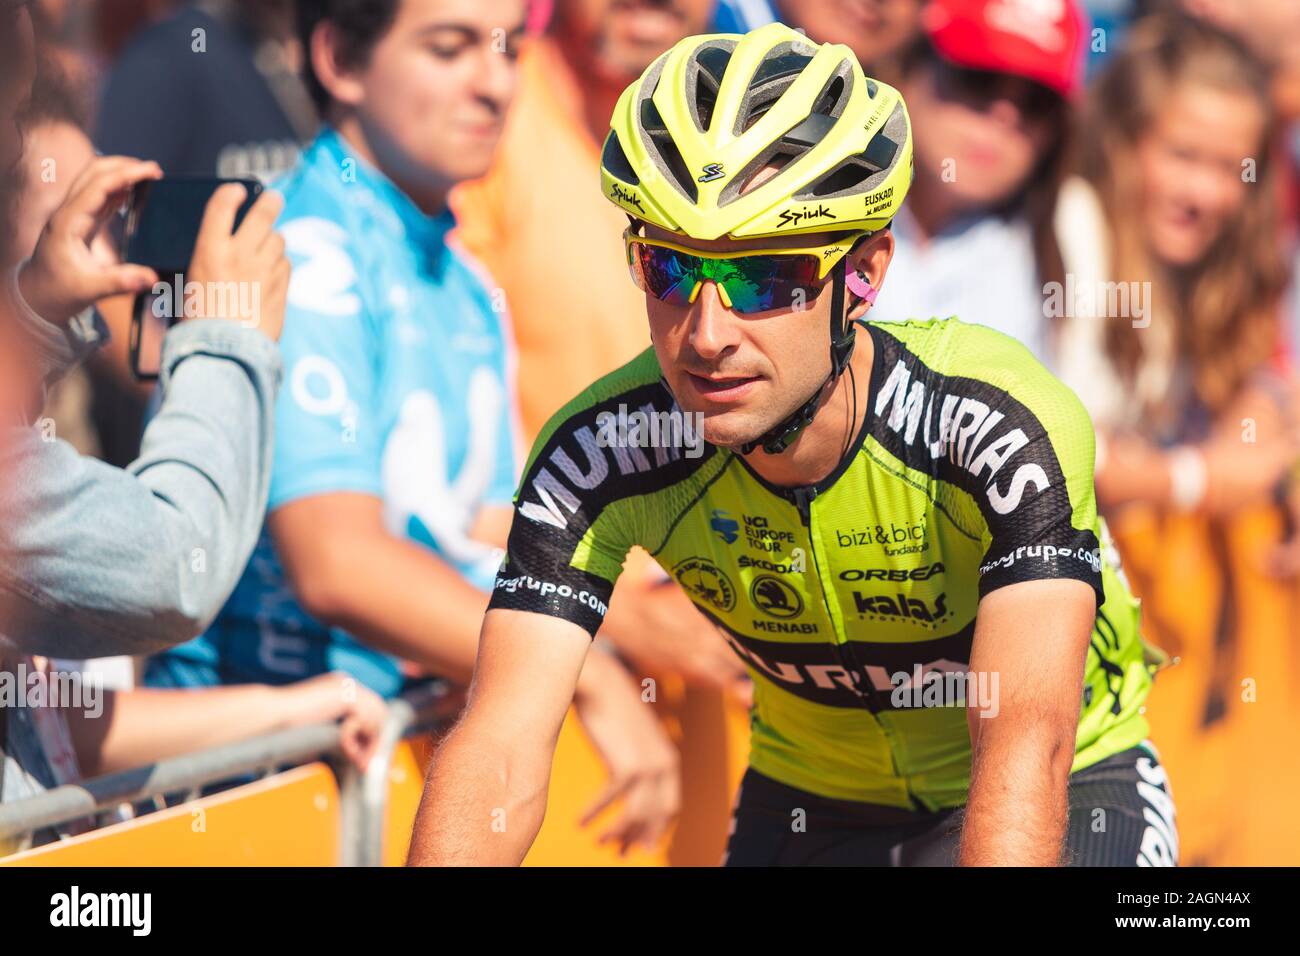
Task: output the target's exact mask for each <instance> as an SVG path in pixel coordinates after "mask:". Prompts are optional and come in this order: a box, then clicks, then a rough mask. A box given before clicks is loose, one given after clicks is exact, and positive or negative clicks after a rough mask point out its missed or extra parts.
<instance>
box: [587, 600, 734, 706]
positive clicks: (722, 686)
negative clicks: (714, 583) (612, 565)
mask: <svg viewBox="0 0 1300 956" xmlns="http://www.w3.org/2000/svg"><path fill="white" fill-rule="evenodd" d="M628 584H629V585H630V586H623V587H620V588H618V589H616V590H615V592H614V599H613V600H612V601H611V602H610V611H609V614H608V615H607V616H606V618H605V623H604V625H603V627H602V628H601V634H602V636H604V637H606V638H607V639H608V640H609V642H610V643H611V644H613V645H614V646H615V647H617V648H618V650H619V653H621V654H622V655H623V656H624V657H626V658H628V660H630V661H632V662H633V663H634V664H635V666H636V669H637V670H638V672H640V673H643V674H647V675H649V674H668V673H670V674H680V675H681V676H682V678H683V679H684V680H685V681H686V682H687V683H688V684H692V685H694V686H697V687H712V688H716V689H719V690H727V691H728V692H731V693H736V694H738V695H739V696H740V698H741V699H742V700H743V699H744V698H745V696H746V694H747V685H748V683H749V678H748V674H747V673H746V671H745V665H744V664H743V663H741V660H740V658H739V657H737V656H736V652H735V651H733V650H732V649H731V648H730V647H728V646H727V641H726V639H725V638H724V637H723V636H722V634H721V633H720V632H719V631H718V629H717V628H716V627H715V626H714V625H713V624H712V623H710V622H709V620H708V618H706V617H705V616H704V615H703V614H701V613H700V612H699V611H697V610H696V609H695V605H693V604H692V603H691V601H690V598H688V597H687V596H686V595H685V594H683V593H682V590H681V588H679V587H678V586H677V585H676V584H671V583H668V582H664V583H663V584H654V585H645V584H641V583H640V582H636V583H633V582H631V581H629V582H628Z"/></svg>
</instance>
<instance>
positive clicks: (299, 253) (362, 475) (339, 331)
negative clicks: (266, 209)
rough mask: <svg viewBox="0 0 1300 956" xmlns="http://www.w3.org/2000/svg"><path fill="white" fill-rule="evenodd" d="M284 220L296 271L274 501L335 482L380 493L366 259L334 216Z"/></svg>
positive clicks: (337, 486) (279, 407) (284, 342)
mask: <svg viewBox="0 0 1300 956" xmlns="http://www.w3.org/2000/svg"><path fill="white" fill-rule="evenodd" d="M279 229H280V232H281V233H282V234H283V235H284V237H285V248H286V251H287V253H288V255H289V258H290V261H291V263H292V265H293V276H292V278H291V279H290V281H289V295H288V305H287V308H286V310H285V322H284V332H283V334H282V335H281V338H280V349H281V352H282V354H283V356H284V369H285V378H284V385H283V387H282V389H281V391H280V397H279V400H278V401H277V404H276V447H275V463H274V470H273V473H272V480H271V492H270V500H269V504H268V507H269V508H271V509H274V508H276V507H278V506H280V505H283V504H286V503H288V502H290V501H293V500H295V499H298V498H304V497H307V496H309V495H315V494H324V493H329V492H337V491H354V492H363V493H367V494H373V495H381V494H382V490H383V483H382V472H381V454H382V444H381V436H380V429H379V422H378V421H377V415H378V410H377V408H376V400H377V394H378V369H377V362H378V360H377V349H376V345H375V337H374V335H373V334H371V325H372V322H373V318H372V316H371V315H370V314H369V312H368V307H367V302H366V299H367V297H366V295H365V293H364V287H363V277H362V276H361V274H360V271H359V265H360V264H359V263H358V262H357V260H356V254H355V252H354V250H353V249H352V247H351V242H350V240H349V237H348V234H347V231H346V230H345V229H344V227H343V226H341V225H340V224H339V223H338V222H336V221H334V220H332V219H330V218H325V217H322V216H313V215H307V216H301V217H287V218H285V219H284V220H282V223H281V225H280V226H279Z"/></svg>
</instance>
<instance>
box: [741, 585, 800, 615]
mask: <svg viewBox="0 0 1300 956" xmlns="http://www.w3.org/2000/svg"><path fill="white" fill-rule="evenodd" d="M749 599H750V600H751V601H753V602H754V606H755V607H757V608H758V609H759V610H760V611H762V612H763V613H764V614H766V615H767V616H768V617H775V618H779V619H781V620H788V619H789V618H792V617H798V616H799V614H800V613H802V612H803V598H801V597H800V596H799V592H798V591H796V590H795V589H794V588H792V587H791V586H790V585H788V584H786V583H785V582H784V581H782V580H781V579H780V578H778V577H774V576H773V575H770V574H760V575H759V576H758V577H756V578H754V583H753V584H751V585H750V586H749Z"/></svg>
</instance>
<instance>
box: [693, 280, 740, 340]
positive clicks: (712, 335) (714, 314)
mask: <svg viewBox="0 0 1300 956" xmlns="http://www.w3.org/2000/svg"><path fill="white" fill-rule="evenodd" d="M691 312H692V316H691V335H690V343H691V348H692V349H694V350H695V353H696V354H697V355H699V356H700V358H703V359H706V360H707V359H714V358H717V357H719V356H720V355H722V354H723V353H724V352H726V351H727V350H728V349H731V348H735V347H736V346H737V345H738V344H739V342H740V323H739V322H738V320H737V317H736V314H735V313H734V312H732V311H731V310H730V309H728V308H727V307H726V306H725V305H723V304H722V297H721V296H720V295H718V287H717V285H716V284H715V283H713V282H709V281H707V280H706V281H705V282H704V283H703V284H702V285H701V286H700V292H699V295H697V296H696V297H695V301H694V302H693V303H692V304H691Z"/></svg>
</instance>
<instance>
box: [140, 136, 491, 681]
mask: <svg viewBox="0 0 1300 956" xmlns="http://www.w3.org/2000/svg"><path fill="white" fill-rule="evenodd" d="M276 188H278V189H280V190H281V191H282V192H283V194H284V199H285V206H284V212H283V214H282V216H281V219H280V223H279V227H278V228H279V230H280V232H281V233H282V234H283V236H284V238H285V243H286V248H287V250H288V254H289V257H290V259H291V261H292V263H293V278H292V280H291V282H290V286H289V301H288V310H287V313H286V317H285V326H284V332H283V335H282V336H281V339H280V348H281V350H282V352H283V355H284V368H285V379H284V384H283V386H282V388H281V392H280V396H279V399H278V401H277V404H276V448H275V459H274V471H273V474H272V479H271V493H270V502H269V509H270V510H274V509H275V508H277V507H279V506H281V505H284V504H287V503H289V502H291V501H295V500H297V499H300V498H305V497H308V496H311V495H318V494H325V493H330V492H359V493H362V494H369V495H375V496H377V497H379V498H380V499H382V501H383V514H384V521H385V523H386V525H387V527H388V529H389V530H390V531H391V532H392V533H393V534H395V535H400V536H404V537H406V538H409V539H410V540H412V541H416V542H419V543H420V544H423V545H425V546H427V547H428V548H430V549H431V550H432V551H434V552H435V553H436V554H437V555H438V556H439V557H441V558H442V559H443V560H444V561H446V562H447V563H448V564H450V565H451V566H452V567H454V568H456V569H457V570H458V571H459V572H460V573H461V574H462V575H464V576H465V578H466V579H467V580H469V581H470V582H471V583H473V584H474V585H476V586H477V587H479V588H481V589H483V590H484V591H486V590H488V589H489V588H490V585H491V582H492V580H493V577H494V575H495V573H496V569H497V565H498V564H499V563H500V553H499V552H494V550H493V549H491V548H489V547H487V546H485V545H483V544H481V543H479V542H477V541H474V540H472V539H471V538H470V537H469V536H468V533H467V532H468V529H469V526H470V523H471V521H472V520H473V518H474V515H475V513H476V512H477V511H478V510H479V508H480V507H482V506H484V505H492V504H499V505H503V506H508V505H509V504H510V501H511V498H512V496H513V493H514V483H515V474H516V455H515V444H514V433H513V422H512V405H511V401H510V397H509V394H508V391H507V382H508V381H510V379H509V376H508V369H507V361H508V354H509V346H508V338H507V336H506V333H505V321H504V315H503V314H502V311H501V310H500V309H494V308H493V298H492V296H491V295H490V293H489V292H488V290H487V288H486V287H485V285H484V283H483V282H482V281H481V280H480V278H479V272H478V270H477V267H476V266H474V265H473V264H472V263H471V262H470V261H469V260H468V259H467V258H465V256H464V254H463V253H462V252H461V251H460V250H458V249H456V248H454V246H450V245H449V244H448V242H447V232H448V230H449V229H450V228H451V227H452V226H453V225H454V220H453V218H452V216H451V214H450V213H443V214H442V215H438V216H433V217H430V216H427V215H425V214H424V213H423V212H421V211H420V210H419V208H418V207H417V206H416V205H415V204H414V203H413V202H412V201H411V200H410V198H409V197H407V196H406V195H405V194H404V193H403V192H402V191H401V190H400V189H398V188H397V187H396V186H395V185H394V184H393V183H392V182H390V181H389V180H388V179H387V178H385V177H384V176H383V175H382V174H381V173H380V172H378V171H377V170H375V169H374V168H373V167H371V166H368V165H367V164H366V162H365V161H364V160H362V159H361V158H360V157H358V156H357V155H356V154H355V153H354V152H353V151H352V150H351V149H350V148H349V147H348V145H347V143H346V142H345V141H344V140H343V139H342V137H340V136H339V135H338V133H337V132H335V131H333V130H329V129H327V130H326V131H325V132H324V133H322V134H321V136H320V137H319V138H318V139H317V140H316V142H315V143H314V144H312V145H311V146H310V147H309V148H308V149H307V151H306V152H305V153H304V155H303V158H302V160H301V162H300V164H299V165H298V167H297V168H296V169H295V170H293V171H292V172H291V173H290V174H289V175H288V176H287V177H286V178H285V179H284V180H283V181H281V182H280V183H278V184H277V187H276ZM328 533H329V529H328V528H322V529H321V534H322V535H324V534H328ZM328 670H345V671H348V672H350V673H352V674H353V675H354V676H356V677H357V678H358V680H360V681H362V682H363V683H365V684H366V685H368V686H369V687H371V688H373V689H374V690H376V691H378V692H379V693H381V694H384V695H386V696H391V695H392V694H395V693H397V692H398V691H399V690H400V689H401V686H402V684H403V677H402V674H401V671H400V669H399V666H398V663H397V660H396V659H395V658H393V657H391V656H390V655H388V654H385V653H381V652H379V651H376V650H373V649H371V648H369V647H366V646H364V645H362V644H360V643H358V642H357V641H354V640H353V639H352V638H351V637H349V636H348V635H347V634H346V633H345V632H343V631H341V630H339V629H338V628H329V627H326V626H324V625H323V624H321V623H320V622H318V621H316V620H314V619H313V618H312V617H311V616H310V615H309V614H308V613H307V612H306V611H305V610H304V609H303V608H302V607H301V605H299V603H298V602H297V600H296V599H295V597H294V595H293V592H292V591H291V590H290V588H289V584H288V580H287V579H286V577H285V574H284V570H283V568H282V567H281V564H280V561H279V559H278V558H277V556H276V553H275V549H274V547H273V545H272V543H271V540H270V536H269V535H268V534H267V533H266V531H265V529H264V530H263V533H262V537H261V540H260V541H259V543H258V545H257V549H256V551H255V552H254V554H253V557H252V560H251V561H250V562H249V565H248V567H247V569H246V570H245V572H244V575H243V578H242V579H241V581H240V583H239V585H238V587H237V588H236V590H235V592H234V594H233V595H232V596H231V598H230V600H229V601H228V602H227V604H226V606H225V608H224V609H223V610H222V612H221V615H220V616H219V618H218V619H217V621H216V622H215V623H214V624H213V625H212V627H211V628H209V629H208V631H207V632H206V633H204V634H203V635H201V636H200V637H198V638H196V639H195V640H193V641H190V642H189V643H187V644H184V645H181V646H180V647H177V648H175V649H173V650H171V651H169V652H167V653H166V654H163V655H161V656H159V657H157V658H154V659H153V661H151V663H150V667H149V669H148V672H147V675H146V681H147V683H150V684H153V685H164V686H195V685H202V684H215V683H227V684H228V683H243V682H248V681H256V682H262V683H270V684H283V683H286V682H289V681H295V680H301V679H302V678H304V677H309V676H311V675H313V674H318V673H322V672H325V671H328Z"/></svg>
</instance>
